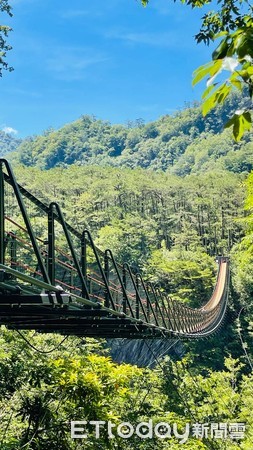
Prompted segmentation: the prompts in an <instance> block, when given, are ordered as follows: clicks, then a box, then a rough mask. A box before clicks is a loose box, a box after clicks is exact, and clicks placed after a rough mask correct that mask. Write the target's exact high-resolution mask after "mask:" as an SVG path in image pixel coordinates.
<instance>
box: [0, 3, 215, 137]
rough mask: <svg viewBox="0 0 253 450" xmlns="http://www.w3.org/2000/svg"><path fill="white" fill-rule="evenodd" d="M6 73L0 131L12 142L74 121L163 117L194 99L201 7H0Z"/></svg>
mask: <svg viewBox="0 0 253 450" xmlns="http://www.w3.org/2000/svg"><path fill="white" fill-rule="evenodd" d="M10 4H11V5H12V6H13V13H14V16H13V18H12V19H8V17H7V16H6V15H3V14H1V16H0V23H1V24H10V25H11V26H12V28H13V32H12V33H11V34H10V36H9V42H10V44H11V45H12V46H13V50H12V51H11V52H9V54H8V62H9V63H10V64H11V65H12V66H13V67H14V69H15V70H14V71H13V72H12V73H7V72H4V74H3V77H2V78H1V79H0V92H1V103H2V108H1V110H0V129H9V130H10V131H11V129H13V130H16V132H17V133H16V136H17V137H25V136H27V135H33V134H39V133H41V132H43V130H45V129H47V128H49V127H54V128H59V127H60V126H62V125H64V124H65V123H67V122H70V121H73V120H76V119H77V118H79V117H80V116H81V115H82V114H93V115H95V116H96V117H97V118H99V119H103V120H109V121H110V122H112V123H123V124H124V123H126V122H127V121H128V120H135V119H137V118H143V119H144V120H145V121H146V122H148V121H151V120H155V119H158V118H159V117H160V116H162V115H164V114H172V113H173V112H174V111H175V110H177V109H179V108H183V107H184V105H185V102H192V101H193V100H199V99H200V94H201V87H196V88H194V89H193V88H192V86H191V79H192V72H193V70H194V69H195V68H196V67H198V66H199V65H201V64H204V63H205V62H207V61H209V59H210V48H208V47H205V46H204V45H203V44H199V45H197V44H196V43H195V41H194V35H195V34H196V33H197V32H198V30H199V26H200V18H201V17H202V16H203V10H192V9H191V8H190V7H188V6H186V5H182V4H179V3H176V4H175V3H174V2H173V1H172V0H150V4H149V6H148V7H147V8H143V7H142V6H141V4H140V2H138V1H136V0H106V1H105V0H104V1H102V0H92V1H90V0H89V1H88V0H72V1H71V2H70V1H69V0H68V1H67V0H43V1H41V0H10Z"/></svg>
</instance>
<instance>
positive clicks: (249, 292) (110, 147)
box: [0, 97, 253, 450]
mask: <svg viewBox="0 0 253 450" xmlns="http://www.w3.org/2000/svg"><path fill="white" fill-rule="evenodd" d="M240 101H241V100H240V99H239V98H238V97H232V99H231V100H230V103H228V104H227V106H226V107H224V106H223V107H220V108H218V109H217V110H215V111H213V112H211V113H209V115H208V116H207V117H206V118H203V117H202V114H201V108H200V106H199V105H197V104H196V105H192V106H187V107H185V109H183V110H182V111H179V112H178V113H176V114H175V115H173V116H164V117H161V118H160V119H159V120H157V121H155V122H152V123H147V124H145V123H144V121H143V120H142V119H137V120H136V121H134V122H130V123H128V124H126V125H111V124H110V123H109V122H104V121H101V120H98V119H96V118H95V117H90V116H82V117H81V118H79V119H78V120H76V121H75V122H73V123H70V124H67V125H65V126H64V127H62V128H60V129H59V130H53V129H49V130H46V131H45V132H44V133H43V135H42V136H34V137H29V138H27V139H24V140H23V141H22V142H19V141H17V140H15V139H14V140H13V139H11V137H9V138H8V139H9V147H8V139H7V138H6V137H4V136H3V137H2V138H3V139H4V140H5V143H6V146H7V148H6V146H4V147H3V152H2V155H4V157H6V158H7V159H8V160H9V161H11V162H12V164H13V167H14V169H15V175H16V177H17V180H18V182H19V183H20V184H21V185H23V186H24V187H26V188H27V189H28V190H29V191H30V192H32V193H33V194H34V195H36V196H37V197H38V198H39V199H41V200H42V201H44V202H45V203H49V202H51V201H57V202H58V203H59V204H60V205H61V207H62V209H63V212H64V215H65V217H66V219H67V221H68V222H69V223H71V224H72V225H73V226H75V227H76V228H78V229H79V230H82V229H83V228H84V227H86V228H88V229H89V230H90V231H91V233H92V236H93V238H94V240H95V243H96V245H97V246H98V247H99V248H101V249H102V250H105V249H106V248H108V247H109V248H110V249H111V250H112V251H113V253H114V255H115V258H116V259H117V260H118V261H120V262H124V261H127V262H128V263H129V264H130V265H131V267H132V268H134V269H135V270H138V271H141V272H142V273H143V275H144V278H145V279H146V280H151V281H154V282H156V283H158V284H159V285H160V286H161V288H162V289H163V291H165V292H166V293H167V294H168V295H169V296H170V297H171V298H172V299H174V300H180V301H183V302H185V303H186V304H188V305H189V306H191V307H200V306H201V305H203V304H204V303H205V302H206V301H207V300H208V298H209V297H210V295H211V293H212V290H213V287H214V284H215V277H216V271H217V264H216V263H215V258H216V256H217V255H226V256H229V257H230V265H231V282H230V298H229V309H228V312H227V315H226V320H225V323H224V324H223V327H222V328H221V329H220V330H219V332H218V333H217V334H215V335H213V336H212V337H210V338H208V339H201V340H193V341H189V340H188V341H187V340H185V341H182V345H183V354H182V355H181V356H180V357H179V356H178V355H177V354H176V353H175V352H172V351H171V352H169V354H167V355H166V356H165V357H164V358H157V360H156V367H155V368H152V369H151V368H150V367H149V366H147V367H137V366H135V365H131V364H117V363H115V362H114V361H113V360H112V358H111V356H110V349H109V348H108V345H107V343H106V342H105V340H102V339H98V340H95V339H81V338H78V337H68V338H67V339H66V340H65V341H64V342H63V343H62V337H61V336H58V335H56V334H50V335H42V334H39V333H36V332H31V331H29V332H25V333H24V335H25V337H26V340H28V341H29V342H30V344H32V346H33V348H32V347H31V346H29V345H28V344H27V342H26V341H25V340H24V339H23V338H22V336H21V335H19V334H18V333H17V332H16V331H13V330H9V329H7V328H5V327H2V328H1V335H0V339H1V346H0V374H1V376H0V390H1V397H0V402H1V423H0V448H1V450H21V449H25V450H46V449H52V450H54V449H57V450H72V449H73V450H74V449H76V450H78V449H95V450H99V449H123V448H124V449H125V450H127V449H129V450H130V449H131V450H132V449H138V450H139V449H140V450H148V449H150V450H151V449H152V450H153V449H157V450H159V449H165V450H167V449H168V450H169V449H172V450H179V449H180V448H185V449H187V450H188V449H189V450H190V449H191V450H209V449H211V450H223V449H224V450H239V449H242V450H251V449H252V442H253V428H252V427H253V414H252V409H253V404H252V402H253V379H252V357H253V348H252V343H253V342H252V339H253V321H252V312H253V301H252V296H253V275H252V274H253V173H251V170H252V168H253V135H252V132H247V133H245V135H244V137H243V139H242V140H241V141H240V142H239V143H238V142H235V141H234V140H233V138H232V136H231V131H230V130H225V131H224V130H223V125H222V124H223V122H224V118H225V117H227V116H228V115H229V108H231V109H233V108H234V105H235V104H237V105H238V103H240ZM38 220H39V219H38ZM38 226H39V224H38ZM174 345H175V346H176V345H177V341H175V343H174ZM146 346H147V348H146V350H147V352H149V351H150V348H149V344H148V343H147V344H146ZM155 356H156V355H153V354H152V353H150V360H151V361H150V365H151V362H152V361H153V360H154V357H155ZM73 420H84V421H92V420H93V421H94V420H99V421H105V422H107V421H112V422H113V423H114V424H116V425H118V424H121V423H122V422H130V423H131V424H133V425H137V424H138V423H139V422H143V421H144V422H149V420H152V423H153V424H154V426H155V425H156V424H158V423H160V422H167V423H170V424H174V423H176V424H177V426H178V434H177V433H171V437H165V438H162V437H157V436H156V435H153V436H152V438H146V439H140V438H139V437H138V436H136V435H133V436H132V437H130V438H129V439H125V438H124V437H121V436H116V435H115V437H113V438H109V437H108V434H107V432H106V430H105V429H104V428H101V430H102V431H101V434H100V438H99V439H96V436H95V432H94V427H92V426H91V425H88V426H87V430H86V432H87V435H88V437H87V438H86V439H72V438H71V434H70V422H71V421H73ZM235 423H240V424H245V426H246V431H245V434H244V437H243V438H240V436H239V437H238V436H236V433H234V434H233V432H232V429H233V426H232V425H233V424H235ZM187 424H190V425H191V426H193V425H194V424H195V425H197V424H205V425H206V428H207V429H209V431H210V430H211V424H220V425H221V428H220V429H221V430H222V425H224V424H226V427H227V428H226V429H227V435H226V436H225V434H223V436H220V435H219V433H216V434H215V433H214V431H213V433H214V435H211V432H209V433H206V434H205V433H202V435H201V433H199V434H198V433H197V432H196V433H195V435H194V433H190V434H189V437H188V438H187V439H186V441H185V442H184V443H183V442H182V440H183V438H182V437H181V438H180V436H179V435H181V436H182V435H183V433H184V431H185V430H186V427H187ZM195 428H197V427H195ZM216 431H217V430H216Z"/></svg>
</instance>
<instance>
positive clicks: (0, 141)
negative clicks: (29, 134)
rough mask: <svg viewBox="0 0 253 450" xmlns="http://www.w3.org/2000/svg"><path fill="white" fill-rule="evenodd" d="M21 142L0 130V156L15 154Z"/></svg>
mask: <svg viewBox="0 0 253 450" xmlns="http://www.w3.org/2000/svg"><path fill="white" fill-rule="evenodd" d="M21 142H22V141H21V139H16V138H15V137H13V136H12V135H11V134H9V133H6V132H4V131H1V130H0V156H5V155H6V154H7V153H10V152H14V151H15V150H16V149H17V147H18V146H19V145H20V144H21Z"/></svg>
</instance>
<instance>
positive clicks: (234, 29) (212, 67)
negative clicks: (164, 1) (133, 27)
mask: <svg viewBox="0 0 253 450" xmlns="http://www.w3.org/2000/svg"><path fill="white" fill-rule="evenodd" d="M148 2H149V0H142V4H143V5H144V6H146V5H147V4H148ZM181 2H182V3H186V4H187V5H189V6H191V7H192V8H200V7H202V6H204V5H207V4H208V5H210V6H213V5H214V8H215V10H214V11H213V10H210V11H209V12H207V13H205V14H204V16H203V18H202V23H201V26H200V30H199V32H198V33H197V34H196V36H195V39H196V40H197V42H198V43H200V42H204V43H205V44H209V43H210V41H215V42H216V41H217V43H218V45H217V47H216V49H215V50H214V52H213V53H212V60H211V61H210V62H208V63H206V64H205V65H202V66H200V67H199V68H197V69H196V70H195V72H194V74H193V75H194V78H193V85H195V84H196V83H198V82H200V81H202V80H203V79H204V78H206V77H207V82H206V89H204V92H203V95H202V98H203V115H204V116H205V115H206V114H207V113H208V112H209V111H210V110H211V109H212V108H215V107H216V106H217V105H219V104H222V103H224V102H225V100H226V99H227V97H228V96H229V94H230V93H231V92H232V91H233V90H239V91H240V92H243V95H244V96H245V98H246V99H248V101H245V105H244V107H243V108H241V109H236V110H235V111H234V112H233V115H232V116H231V117H230V118H229V120H228V121H227V123H226V124H225V127H232V128H233V135H234V138H235V139H236V140H237V141H238V140H240V139H241V137H242V135H243V134H244V132H245V131H247V130H249V129H250V128H251V124H252V98H253V17H252V11H253V8H252V6H251V4H250V2H249V1H248V0H222V1H218V6H217V4H216V2H214V1H212V0H187V1H185V0H181Z"/></svg>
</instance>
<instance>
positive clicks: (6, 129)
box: [2, 127, 18, 134]
mask: <svg viewBox="0 0 253 450" xmlns="http://www.w3.org/2000/svg"><path fill="white" fill-rule="evenodd" d="M2 131H3V132H4V133H6V134H18V131H17V130H15V128H12V127H3V128H2Z"/></svg>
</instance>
